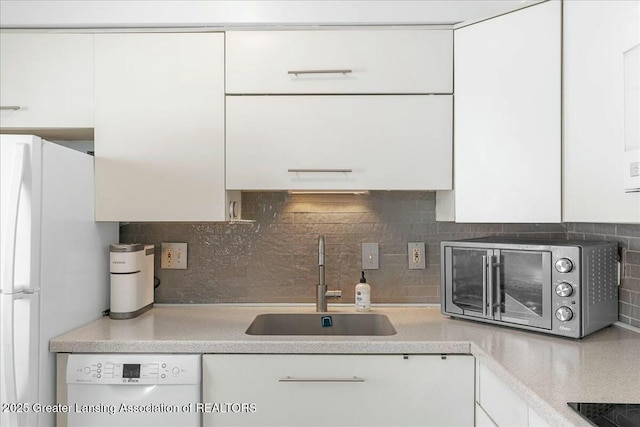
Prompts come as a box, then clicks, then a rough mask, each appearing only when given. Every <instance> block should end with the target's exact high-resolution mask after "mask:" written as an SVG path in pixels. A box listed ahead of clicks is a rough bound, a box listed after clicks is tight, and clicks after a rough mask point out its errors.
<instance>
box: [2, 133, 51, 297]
mask: <svg viewBox="0 0 640 427" xmlns="http://www.w3.org/2000/svg"><path fill="white" fill-rule="evenodd" d="M0 172H1V173H2V176H1V179H0V190H1V191H0V197H1V199H0V202H1V204H0V229H1V230H0V231H1V233H0V238H1V243H0V266H1V267H0V268H2V274H1V275H0V293H3V294H12V293H17V292H21V291H22V290H25V289H27V290H28V289H33V290H38V289H39V287H40V283H39V271H40V250H39V249H40V207H41V202H40V196H41V192H40V191H41V178H42V175H41V140H40V138H37V137H34V136H29V135H1V136H0Z"/></svg>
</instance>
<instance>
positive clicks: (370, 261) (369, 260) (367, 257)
mask: <svg viewBox="0 0 640 427" xmlns="http://www.w3.org/2000/svg"><path fill="white" fill-rule="evenodd" d="M378 258H379V252H378V244H377V243H363V244H362V269H363V270H377V269H378V268H379V261H378Z"/></svg>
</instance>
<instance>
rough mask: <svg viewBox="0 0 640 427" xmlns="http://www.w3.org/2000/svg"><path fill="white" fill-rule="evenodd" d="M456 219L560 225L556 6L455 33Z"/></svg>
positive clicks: (553, 3)
mask: <svg viewBox="0 0 640 427" xmlns="http://www.w3.org/2000/svg"><path fill="white" fill-rule="evenodd" d="M454 45H455V73H454V75H455V107H454V123H455V124H454V126H455V128H454V135H455V143H454V159H455V166H454V171H455V172H454V173H455V177H454V183H455V220H456V221H457V222H560V221H561V191H560V190H561V111H560V105H561V104H560V97H561V86H560V84H561V74H560V72H561V63H560V61H561V3H560V2H559V1H550V2H546V3H543V4H539V5H534V6H531V7H528V8H525V9H521V10H518V11H515V12H512V13H508V14H505V15H502V16H499V17H496V18H493V19H489V20H486V21H482V22H480V23H477V24H473V25H470V26H467V27H464V28H461V29H458V30H455V31H454Z"/></svg>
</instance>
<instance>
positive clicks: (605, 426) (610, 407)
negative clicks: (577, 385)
mask: <svg viewBox="0 0 640 427" xmlns="http://www.w3.org/2000/svg"><path fill="white" fill-rule="evenodd" d="M567 405H569V406H570V407H572V408H573V409H574V410H575V411H576V412H577V413H579V414H580V415H582V417H583V418H585V419H586V420H587V421H589V422H590V423H591V424H593V425H594V426H599V427H640V403H580V402H568V403H567Z"/></svg>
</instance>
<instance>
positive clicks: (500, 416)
mask: <svg viewBox="0 0 640 427" xmlns="http://www.w3.org/2000/svg"><path fill="white" fill-rule="evenodd" d="M475 426H476V427H495V426H499V427H500V426H502V427H518V426H523V427H526V426H529V427H548V426H549V424H548V423H547V422H546V421H545V420H543V419H542V418H541V417H540V415H538V414H537V413H536V412H535V411H534V410H533V409H531V407H530V406H529V405H528V404H527V402H525V401H524V400H522V399H521V398H520V397H519V396H518V395H517V394H515V393H514V392H513V390H512V389H511V388H510V387H509V386H508V385H507V384H505V383H504V382H503V381H502V380H501V379H500V378H498V376H497V375H496V374H494V373H493V372H491V371H490V370H489V369H488V368H487V367H486V366H484V365H483V364H482V363H477V365H476V414H475Z"/></svg>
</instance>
